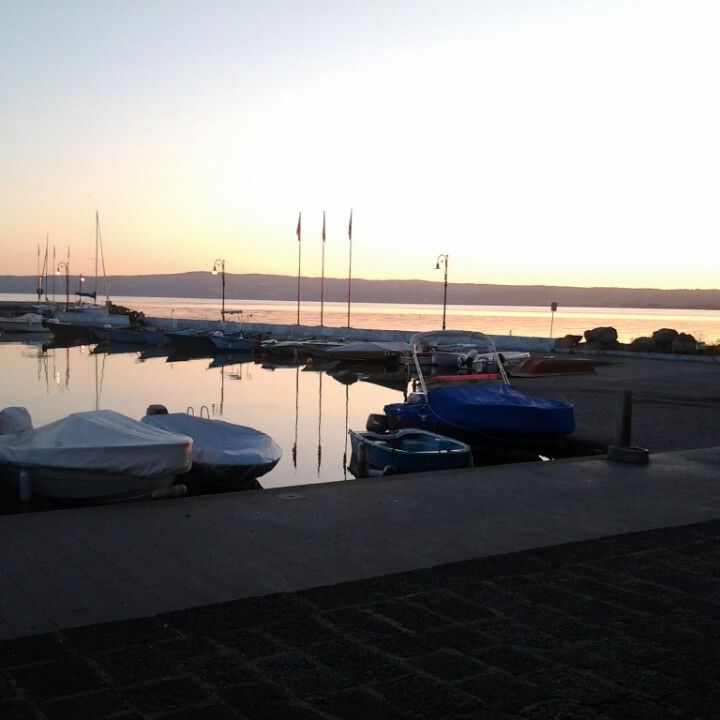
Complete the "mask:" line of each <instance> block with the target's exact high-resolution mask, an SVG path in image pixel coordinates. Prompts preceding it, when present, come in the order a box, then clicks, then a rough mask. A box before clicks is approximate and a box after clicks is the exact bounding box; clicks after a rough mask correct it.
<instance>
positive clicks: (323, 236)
mask: <svg viewBox="0 0 720 720" xmlns="http://www.w3.org/2000/svg"><path fill="white" fill-rule="evenodd" d="M322 241H323V242H325V211H324V210H323V235H322Z"/></svg>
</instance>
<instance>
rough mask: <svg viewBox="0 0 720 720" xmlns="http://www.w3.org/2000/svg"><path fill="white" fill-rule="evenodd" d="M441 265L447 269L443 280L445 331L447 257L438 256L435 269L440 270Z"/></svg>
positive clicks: (443, 325) (443, 326)
mask: <svg viewBox="0 0 720 720" xmlns="http://www.w3.org/2000/svg"><path fill="white" fill-rule="evenodd" d="M440 263H442V264H443V266H444V268H445V277H444V279H443V322H442V329H443V330H444V329H445V313H446V311H447V272H448V256H447V255H438V259H437V263H435V269H436V270H439V269H440Z"/></svg>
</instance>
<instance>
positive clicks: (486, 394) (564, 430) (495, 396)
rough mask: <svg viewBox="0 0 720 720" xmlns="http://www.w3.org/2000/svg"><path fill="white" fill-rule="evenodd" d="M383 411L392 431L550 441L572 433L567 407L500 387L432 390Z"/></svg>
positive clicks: (570, 411) (569, 413)
mask: <svg viewBox="0 0 720 720" xmlns="http://www.w3.org/2000/svg"><path fill="white" fill-rule="evenodd" d="M384 410H385V414H386V415H387V416H388V418H389V419H390V421H391V424H392V425H394V426H397V427H419V428H423V429H426V430H432V431H434V432H444V433H446V434H449V435H452V431H453V430H455V431H463V432H479V433H501V434H509V435H520V436H530V437H543V438H553V437H562V436H564V435H569V434H570V433H571V432H572V431H573V430H574V429H575V419H574V414H573V405H572V404H571V403H567V402H563V401H561V400H546V399H544V398H535V397H530V396H529V395H526V394H525V393H523V392H521V391H520V390H517V389H516V388H513V387H511V386H510V385H505V384H500V383H498V384H491V385H474V384H469V385H455V386H440V387H435V388H431V389H430V390H428V394H427V399H425V398H423V397H421V398H420V399H419V400H417V401H416V402H408V403H392V404H390V405H386V406H385V408H384Z"/></svg>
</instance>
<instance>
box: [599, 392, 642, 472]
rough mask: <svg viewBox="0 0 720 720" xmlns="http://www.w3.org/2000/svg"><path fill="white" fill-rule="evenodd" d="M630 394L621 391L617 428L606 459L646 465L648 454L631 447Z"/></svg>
mask: <svg viewBox="0 0 720 720" xmlns="http://www.w3.org/2000/svg"><path fill="white" fill-rule="evenodd" d="M631 435H632V392H631V391H630V390H623V392H622V394H621V396H620V402H619V404H618V416H617V426H616V430H615V444H614V445H611V446H610V447H609V448H608V451H607V459H608V460H613V461H615V462H625V463H634V464H635V465H647V464H648V462H650V453H649V452H648V451H647V450H646V449H645V448H641V447H632V445H631V443H630V438H631Z"/></svg>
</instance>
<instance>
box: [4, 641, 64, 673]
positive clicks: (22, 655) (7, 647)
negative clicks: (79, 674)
mask: <svg viewBox="0 0 720 720" xmlns="http://www.w3.org/2000/svg"><path fill="white" fill-rule="evenodd" d="M68 653H69V649H68V646H67V644H66V643H65V642H63V639H62V637H61V636H60V635H59V634H58V633H45V634H42V635H29V636H28V637H22V638H17V639H13V640H4V641H2V653H0V668H7V667H13V666H14V665H29V664H31V663H38V662H48V661H49V660H60V659H61V658H64V657H66V656H67V655H68Z"/></svg>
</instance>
